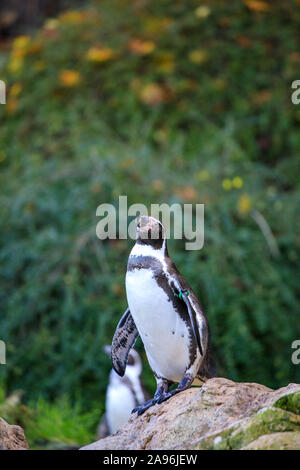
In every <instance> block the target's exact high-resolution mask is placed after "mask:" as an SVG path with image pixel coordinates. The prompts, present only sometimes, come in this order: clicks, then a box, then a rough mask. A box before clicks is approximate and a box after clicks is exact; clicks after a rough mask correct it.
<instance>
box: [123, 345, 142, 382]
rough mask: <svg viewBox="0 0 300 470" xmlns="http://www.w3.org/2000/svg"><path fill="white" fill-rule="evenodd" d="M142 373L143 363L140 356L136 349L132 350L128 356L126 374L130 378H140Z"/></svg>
mask: <svg viewBox="0 0 300 470" xmlns="http://www.w3.org/2000/svg"><path fill="white" fill-rule="evenodd" d="M141 373H142V361H141V358H140V355H139V353H138V352H137V351H136V350H135V349H131V350H130V352H129V354H128V359H127V366H126V371H125V374H126V375H129V376H136V377H139V376H140V375H141Z"/></svg>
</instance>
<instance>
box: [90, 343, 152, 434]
mask: <svg viewBox="0 0 300 470" xmlns="http://www.w3.org/2000/svg"><path fill="white" fill-rule="evenodd" d="M104 352H105V353H106V354H107V355H109V356H110V352H111V346H108V345H107V346H105V347H104ZM141 373H142V361H141V358H140V356H139V354H138V353H137V352H136V351H135V349H131V350H130V352H129V355H128V362H127V367H126V370H125V374H124V376H123V377H120V376H119V375H118V374H117V373H116V372H115V371H114V370H113V369H112V370H111V372H110V375H109V383H108V387H107V391H106V403H105V408H106V410H105V414H104V416H103V417H102V419H101V421H100V423H99V427H98V433H97V435H98V439H102V438H104V437H107V436H109V435H110V434H114V433H115V432H116V431H117V430H118V429H120V427H121V426H123V424H125V423H126V422H127V421H128V419H129V417H130V414H131V411H132V410H133V408H135V407H136V406H138V405H141V404H142V403H144V402H145V401H147V400H148V398H149V396H148V394H147V392H146V391H145V389H144V386H143V384H142V381H141Z"/></svg>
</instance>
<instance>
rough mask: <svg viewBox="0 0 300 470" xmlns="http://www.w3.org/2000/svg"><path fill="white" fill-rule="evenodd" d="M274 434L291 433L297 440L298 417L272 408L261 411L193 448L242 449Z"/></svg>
mask: <svg viewBox="0 0 300 470" xmlns="http://www.w3.org/2000/svg"><path fill="white" fill-rule="evenodd" d="M274 433H276V434H277V433H278V434H282V433H286V434H287V433H292V434H293V436H294V435H295V436H296V437H297V438H298V437H299V436H298V434H299V433H300V416H298V415H297V414H295V413H292V412H290V411H286V410H282V409H279V408H274V407H271V408H266V409H262V410H260V411H259V412H258V413H257V414H256V415H255V416H252V417H251V418H246V419H244V420H241V421H240V422H239V423H236V424H234V425H232V426H231V427H230V428H227V429H225V430H224V431H222V432H220V433H218V434H214V435H213V436H209V437H208V438H206V439H203V440H200V441H199V442H198V444H197V445H196V446H195V447H194V448H197V449H216V450H228V449H242V448H245V447H246V446H248V445H250V444H251V443H253V442H255V441H257V440H258V439H259V438H260V437H261V436H266V435H271V434H272V435H273V434H274ZM294 433H295V434H294ZM286 445H287V443H286Z"/></svg>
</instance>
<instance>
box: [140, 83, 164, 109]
mask: <svg viewBox="0 0 300 470" xmlns="http://www.w3.org/2000/svg"><path fill="white" fill-rule="evenodd" d="M139 97H140V100H141V101H142V102H143V103H145V104H148V105H150V106H155V105H158V104H161V103H165V102H166V101H167V99H168V97H167V93H166V91H165V89H164V88H163V87H162V86H161V85H158V84H157V83H148V84H147V85H145V86H143V87H142V88H141V90H140V92H139Z"/></svg>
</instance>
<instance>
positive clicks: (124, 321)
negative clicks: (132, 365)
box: [111, 308, 139, 377]
mask: <svg viewBox="0 0 300 470" xmlns="http://www.w3.org/2000/svg"><path fill="white" fill-rule="evenodd" d="M138 335H139V332H138V330H137V327H136V325H135V323H134V320H133V318H132V316H131V313H130V310H129V308H127V310H126V311H125V313H124V315H123V316H122V318H121V320H120V321H119V323H118V326H117V328H116V331H115V334H114V337H113V340H112V345H111V362H112V365H113V368H114V370H115V371H116V372H117V374H119V375H120V376H121V377H123V375H124V374H125V369H126V365H127V359H128V354H129V351H130V349H131V348H132V346H133V345H134V343H135V342H136V340H137V337H138Z"/></svg>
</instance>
